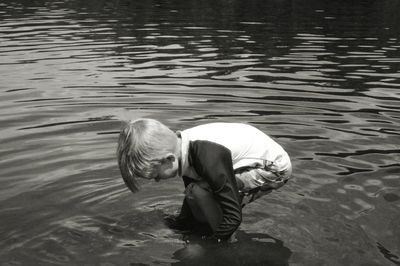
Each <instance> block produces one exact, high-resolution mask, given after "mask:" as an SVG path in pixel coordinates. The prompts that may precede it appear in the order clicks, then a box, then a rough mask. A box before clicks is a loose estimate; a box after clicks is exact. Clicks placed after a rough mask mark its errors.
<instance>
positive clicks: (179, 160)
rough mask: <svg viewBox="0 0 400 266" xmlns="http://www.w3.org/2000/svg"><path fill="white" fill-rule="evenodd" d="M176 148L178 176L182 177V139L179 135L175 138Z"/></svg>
mask: <svg viewBox="0 0 400 266" xmlns="http://www.w3.org/2000/svg"><path fill="white" fill-rule="evenodd" d="M176 144H177V148H178V175H179V176H180V177H182V138H181V136H180V135H178V137H177V143H176Z"/></svg>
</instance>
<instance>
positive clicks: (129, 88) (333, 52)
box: [0, 0, 400, 266]
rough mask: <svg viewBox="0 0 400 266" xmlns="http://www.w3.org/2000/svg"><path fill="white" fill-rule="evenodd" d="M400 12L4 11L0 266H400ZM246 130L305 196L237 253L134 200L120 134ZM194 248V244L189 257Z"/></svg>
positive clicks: (163, 201)
mask: <svg viewBox="0 0 400 266" xmlns="http://www.w3.org/2000/svg"><path fill="white" fill-rule="evenodd" d="M399 13H400V1H399V0H381V1H373V0H365V1H353V0H350V1H344V0H338V1H328V0H318V1H317V0H307V1H300V0H291V1H289V0H271V1H263V0H250V1H239V0H221V1H203V0H200V1H194V0H189V1H183V0H182V1H178V0H173V1H166V0H160V1H150V0H146V1H133V0H109V1H101V0H99V1H95V0H86V1H79V0H65V1H50V0H37V1H28V0H14V1H3V2H2V3H0V21H1V23H0V72H1V75H0V217H1V218H0V263H1V265H103V266H110V265H216V264H218V265H370V266H371V265H400V104H399V103H400V100H399V99H400V17H399V15H398V14H399ZM139 117H149V118H155V119H159V120H161V121H162V122H164V123H165V124H167V125H168V126H170V127H171V128H172V129H174V130H178V129H182V128H187V127H192V126H195V125H199V124H202V123H207V122H216V121H226V122H246V123H250V124H252V125H255V126H257V127H258V128H260V129H261V130H263V131H264V132H266V133H268V134H269V135H271V136H272V137H273V138H275V139H276V140H277V141H278V142H279V143H280V144H282V146H284V148H285V149H286V150H287V151H288V153H289V154H290V156H291V158H292V162H293V166H294V179H293V180H292V181H290V182H289V183H288V184H287V185H285V186H284V187H282V188H281V189H280V190H279V191H276V192H273V193H271V194H269V195H267V196H265V197H263V198H261V199H259V200H258V201H256V202H254V203H252V204H250V205H248V206H247V207H246V208H245V209H244V218H243V223H242V225H241V227H240V229H239V231H238V233H237V239H238V241H237V242H235V243H232V244H215V243H209V242H207V241H202V240H200V239H196V238H195V237H193V236H187V235H182V234H181V233H179V232H174V231H171V230H170V229H168V228H167V227H166V226H165V225H164V224H163V222H162V219H161V217H162V215H163V213H171V212H173V211H175V210H177V209H178V208H179V206H180V204H181V201H182V198H183V196H182V192H183V185H182V182H181V181H180V180H172V181H169V182H160V183H153V182H142V190H141V191H140V192H139V193H136V194H132V193H130V192H129V191H128V189H127V188H126V187H125V185H124V184H123V182H122V179H121V177H120V174H119V169H118V167H117V163H116V159H115V150H116V141H117V137H118V131H119V128H120V122H119V121H120V120H123V119H136V118H139ZM187 238H188V239H189V242H187V241H185V240H186V239H187Z"/></svg>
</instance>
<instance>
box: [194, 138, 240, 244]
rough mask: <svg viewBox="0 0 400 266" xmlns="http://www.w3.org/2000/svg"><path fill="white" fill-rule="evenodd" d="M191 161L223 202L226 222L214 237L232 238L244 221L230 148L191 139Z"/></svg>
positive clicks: (218, 199) (223, 219)
mask: <svg viewBox="0 0 400 266" xmlns="http://www.w3.org/2000/svg"><path fill="white" fill-rule="evenodd" d="M188 160H189V165H190V166H191V167H193V169H194V170H195V171H196V173H197V174H198V175H199V176H200V177H201V178H202V179H203V180H205V181H206V182H207V183H208V185H209V186H210V188H211V191H212V193H213V195H214V197H215V199H216V200H217V202H218V203H219V204H220V207H221V210H222V221H221V223H220V225H219V226H218V228H217V230H216V232H214V236H215V237H217V238H221V239H227V238H229V237H230V236H231V235H232V233H233V232H235V230H236V229H237V228H238V227H239V225H240V223H241V221H242V209H241V206H240V200H239V198H240V197H239V193H238V188H237V184H236V180H235V175H234V171H233V166H232V157H231V152H230V150H229V149H227V148H226V147H224V146H222V145H220V144H217V143H214V142H210V141H203V140H196V141H190V143H189V151H188ZM186 185H187V184H186Z"/></svg>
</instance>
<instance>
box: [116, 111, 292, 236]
mask: <svg viewBox="0 0 400 266" xmlns="http://www.w3.org/2000/svg"><path fill="white" fill-rule="evenodd" d="M117 156H118V164H119V167H120V170H121V175H122V177H123V179H124V181H125V184H126V185H127V186H128V188H129V189H130V190H131V191H132V192H136V191H138V190H139V184H138V181H137V178H146V179H154V180H155V181H157V182H158V181H159V180H161V179H168V178H173V177H181V178H182V179H183V181H184V184H185V187H186V189H185V199H184V201H183V205H182V208H181V212H180V214H179V215H178V216H177V217H167V218H166V221H167V222H168V224H169V226H170V227H172V228H175V229H193V230H197V231H200V232H201V233H202V234H204V233H207V234H211V237H214V238H216V239H218V240H220V239H224V240H226V239H229V237H230V236H231V235H232V234H233V233H234V232H235V230H236V229H237V228H238V226H239V225H240V223H241V219H242V207H243V206H244V203H243V202H244V198H245V197H246V198H247V201H248V202H251V201H253V200H254V199H255V198H257V197H259V196H260V195H261V194H263V193H264V194H265V193H268V192H270V191H271V190H273V189H277V188H279V187H281V186H282V185H283V184H284V183H286V181H287V180H288V179H289V178H290V175H291V172H292V167H291V163H290V159H289V156H288V154H287V153H286V152H285V151H284V150H283V148H282V147H281V146H280V145H279V144H277V143H276V142H275V141H274V140H272V139H271V138H270V137H268V136H267V135H266V134H264V133H263V132H261V131H260V130H258V129H256V128H255V127H253V126H250V125H247V124H239V123H211V124H204V125H200V126H196V127H193V128H190V129H186V130H183V131H182V132H177V133H174V132H173V131H171V130H170V129H169V128H168V127H166V126H165V125H163V124H162V123H160V122H159V121H156V120H153V119H138V120H134V121H131V122H128V123H126V124H125V125H124V127H123V128H122V130H121V133H120V137H119V141H118V149H117Z"/></svg>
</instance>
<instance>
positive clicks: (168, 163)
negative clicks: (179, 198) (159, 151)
mask: <svg viewBox="0 0 400 266" xmlns="http://www.w3.org/2000/svg"><path fill="white" fill-rule="evenodd" d="M178 168H179V163H178V159H177V158H176V157H175V156H169V157H167V158H166V159H163V160H162V162H161V163H160V165H158V166H157V167H156V168H155V169H154V173H153V176H152V178H153V179H154V180H155V181H157V182H158V181H160V180H161V179H168V178H173V177H177V176H178V170H179V169H178Z"/></svg>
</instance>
